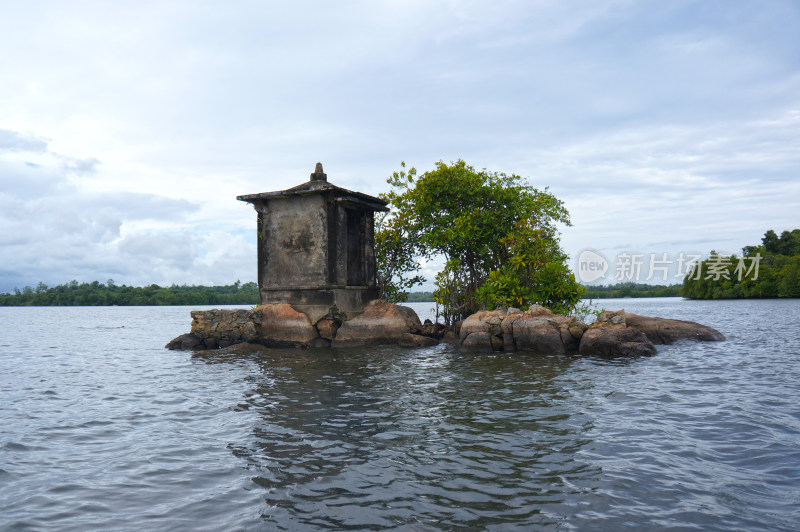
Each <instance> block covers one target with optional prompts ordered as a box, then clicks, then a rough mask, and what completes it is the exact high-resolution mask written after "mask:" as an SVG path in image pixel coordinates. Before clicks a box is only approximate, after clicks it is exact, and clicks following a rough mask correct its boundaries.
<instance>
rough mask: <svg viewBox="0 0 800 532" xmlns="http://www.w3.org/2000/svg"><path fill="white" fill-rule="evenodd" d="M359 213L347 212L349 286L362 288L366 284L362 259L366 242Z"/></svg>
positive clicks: (361, 216)
mask: <svg viewBox="0 0 800 532" xmlns="http://www.w3.org/2000/svg"><path fill="white" fill-rule="evenodd" d="M362 218H363V215H362V213H361V212H359V211H351V210H348V211H347V285H348V286H361V285H363V284H364V271H363V268H362V264H363V260H362V259H361V254H362V250H363V249H364V242H363V237H362V232H361V219H362Z"/></svg>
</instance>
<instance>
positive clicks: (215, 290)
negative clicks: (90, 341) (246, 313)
mask: <svg viewBox="0 0 800 532" xmlns="http://www.w3.org/2000/svg"><path fill="white" fill-rule="evenodd" d="M257 304H258V285H256V283H244V284H242V283H240V282H239V281H236V282H235V283H233V284H231V285H225V286H194V285H192V286H187V285H180V286H178V285H175V284H173V285H172V286H166V287H165V286H159V285H157V284H151V285H150V286H126V285H124V284H123V285H117V284H115V283H114V281H113V279H109V280H108V281H107V282H105V283H101V282H99V281H93V282H91V283H79V282H78V281H70V282H69V283H66V284H60V285H58V286H54V287H48V286H47V285H45V284H44V283H39V284H38V285H37V286H36V287H35V288H32V287H30V286H26V287H25V288H23V289H22V290H19V289H17V288H15V289H14V293H13V294H0V306H5V307H10V306H98V305H257Z"/></svg>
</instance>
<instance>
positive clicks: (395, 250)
mask: <svg viewBox="0 0 800 532" xmlns="http://www.w3.org/2000/svg"><path fill="white" fill-rule="evenodd" d="M400 167H401V169H400V171H399V172H394V173H393V174H392V177H390V178H389V179H388V182H389V183H390V184H392V186H400V184H402V183H406V182H412V183H413V182H414V178H415V176H416V174H417V171H416V169H414V168H411V169H409V170H408V171H406V163H404V162H401V163H400ZM380 196H381V197H382V198H383V199H385V200H386V201H388V202H389V203H390V205H392V206H393V208H392V209H391V210H390V211H389V212H381V213H378V214H377V215H376V216H375V262H376V265H377V278H378V288H379V289H380V296H379V297H380V298H381V299H385V300H386V301H389V302H392V303H399V302H402V301H406V300H407V299H408V291H407V290H406V289H407V288H411V287H412V286H416V285H419V284H421V283H423V282H425V278H424V277H422V276H421V275H420V274H419V270H420V264H419V262H417V255H418V254H419V252H420V250H421V245H420V243H419V239H418V238H417V234H416V233H412V232H409V227H410V222H409V220H408V212H409V210H408V208H407V206H406V205H405V204H404V203H403V199H402V198H401V197H400V196H399V195H398V194H397V193H396V192H395V191H390V192H388V193H386V194H381V195H380ZM399 206H403V207H405V208H398V207H399Z"/></svg>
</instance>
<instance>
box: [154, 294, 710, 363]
mask: <svg viewBox="0 0 800 532" xmlns="http://www.w3.org/2000/svg"><path fill="white" fill-rule="evenodd" d="M191 316H192V329H191V332H190V333H188V334H182V335H180V336H178V337H177V338H175V339H173V340H172V341H170V342H169V343H168V344H167V346H166V347H168V348H169V349H186V350H204V349H224V348H229V347H230V346H236V345H239V344H250V345H261V346H266V347H284V348H285V347H294V348H328V347H333V348H345V347H356V346H370V345H400V346H404V347H427V346H432V345H436V344H438V343H440V342H446V343H449V344H452V345H458V346H459V348H460V349H461V351H462V352H486V353H491V352H496V351H504V352H523V353H530V354H538V355H553V354H565V353H578V354H580V355H585V356H599V357H620V356H647V355H652V354H655V353H656V347H655V344H671V343H674V342H677V341H681V340H693V341H722V340H724V339H725V337H724V336H723V335H722V334H721V333H720V332H719V331H717V330H715V329H713V328H711V327H708V326H706V325H701V324H699V323H695V322H690V321H682V320H675V319H666V318H656V317H650V316H640V315H638V314H633V313H626V312H625V311H624V310H618V311H606V312H603V313H602V314H601V315H600V316H598V317H597V319H596V320H595V322H594V323H592V324H591V325H587V324H585V323H583V322H581V321H579V320H577V319H576V318H574V317H568V316H564V315H561V314H554V313H553V312H551V311H549V310H548V309H546V308H544V307H541V306H538V305H534V306H533V307H531V308H530V309H528V310H526V311H520V310H518V309H514V308H510V309H498V310H492V311H480V312H476V313H475V314H473V315H471V316H469V317H467V318H466V319H465V320H463V321H462V322H459V323H458V324H457V325H456V326H454V327H447V326H445V325H442V324H440V323H431V322H430V320H426V321H425V323H421V322H420V320H419V317H418V316H417V314H416V313H415V312H414V311H413V310H412V309H411V308H409V307H405V306H402V305H395V304H392V303H388V302H386V301H382V300H376V301H372V302H371V303H369V305H367V307H366V308H365V309H364V312H362V313H361V314H360V315H358V316H356V317H354V318H352V319H350V320H343V315H341V314H338V313H337V312H335V309H334V310H332V311H331V313H329V314H328V315H327V316H324V317H323V318H321V319H319V320H318V321H317V322H316V323H314V324H312V323H311V321H310V320H309V318H308V316H307V315H306V314H304V313H302V312H299V311H298V310H296V309H294V308H293V307H292V306H291V305H288V304H285V303H282V304H272V305H262V306H259V307H255V308H253V309H250V310H244V309H236V310H221V309H215V310H206V311H193V312H191ZM456 331H457V332H456Z"/></svg>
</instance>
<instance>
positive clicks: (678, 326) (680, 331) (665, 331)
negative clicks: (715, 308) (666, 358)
mask: <svg viewBox="0 0 800 532" xmlns="http://www.w3.org/2000/svg"><path fill="white" fill-rule="evenodd" d="M625 323H626V324H627V326H628V327H629V328H631V329H635V330H637V331H641V332H643V333H644V334H645V335H646V336H647V338H649V339H650V341H651V342H653V343H654V344H673V343H675V342H677V341H678V340H696V341H701V342H721V341H723V340H725V336H723V334H722V333H721V332H719V331H717V330H716V329H712V328H711V327H708V326H706V325H701V324H699V323H695V322H693V321H683V320H673V319H667V318H652V317H649V316H640V315H638V314H632V313H630V312H626V313H625Z"/></svg>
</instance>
